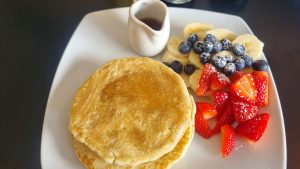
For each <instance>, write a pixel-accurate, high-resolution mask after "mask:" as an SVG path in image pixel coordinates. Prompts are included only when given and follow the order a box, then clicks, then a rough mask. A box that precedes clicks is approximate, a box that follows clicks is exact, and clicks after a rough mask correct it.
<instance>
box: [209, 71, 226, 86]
mask: <svg viewBox="0 0 300 169" xmlns="http://www.w3.org/2000/svg"><path fill="white" fill-rule="evenodd" d="M229 85H230V80H229V78H228V77H227V76H226V75H225V74H223V73H220V72H214V73H212V74H211V76H210V88H209V90H221V89H225V88H226V87H228V86H229Z"/></svg>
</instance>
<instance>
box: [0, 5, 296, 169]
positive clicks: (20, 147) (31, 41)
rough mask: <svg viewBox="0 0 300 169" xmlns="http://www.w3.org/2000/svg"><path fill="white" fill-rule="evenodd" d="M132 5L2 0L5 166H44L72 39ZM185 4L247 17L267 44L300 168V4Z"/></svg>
mask: <svg viewBox="0 0 300 169" xmlns="http://www.w3.org/2000/svg"><path fill="white" fill-rule="evenodd" d="M130 4H131V0H64V1H62V0H50V1H39V0H23V1H22V0H20V1H18V2H17V1H16V0H10V1H8V0H7V1H3V0H2V1H0V82H1V83H0V107H1V110H0V133H1V134H0V135H1V139H0V145H1V148H0V168H1V169H23V168H24V169H37V168H41V165H40V143H41V134H42V125H43V117H44V112H45V108H46V103H47V98H48V94H49V91H50V87H51V83H52V80H53V77H54V74H55V71H56V68H57V65H58V63H59V60H60V58H61V56H62V53H63V51H64V48H65V47H66V45H67V43H68V41H69V38H70V37H71V35H72V33H73V32H74V30H75V28H76V26H77V25H78V23H79V22H80V20H81V19H82V18H83V16H84V15H85V14H87V13H89V12H92V11H97V10H102V9H108V8H116V7H124V6H129V5H130ZM168 5H169V6H174V5H170V4H168ZM179 7H185V8H195V9H205V10H212V11H218V12H224V13H229V14H234V15H238V16H241V17H242V18H244V19H245V21H246V22H247V23H248V24H249V26H250V27H251V28H252V30H253V31H254V33H255V34H256V35H257V36H259V37H260V39H261V40H262V41H263V42H264V43H265V49H264V52H265V54H266V56H267V57H268V60H269V64H270V65H271V68H272V71H273V75H274V78H275V81H276V84H277V87H278V92H279V95H280V100H281V103H282V108H283V114H284V120H285V127H286V128H285V129H286V138H287V150H288V168H289V169H291V168H293V169H299V168H300V163H299V161H300V103H299V101H300V99H299V96H300V90H299V88H300V76H299V74H298V73H300V42H299V39H300V36H299V33H300V32H299V30H300V1H299V0H263V1H262V0H194V1H192V2H191V3H188V4H185V5H179Z"/></svg>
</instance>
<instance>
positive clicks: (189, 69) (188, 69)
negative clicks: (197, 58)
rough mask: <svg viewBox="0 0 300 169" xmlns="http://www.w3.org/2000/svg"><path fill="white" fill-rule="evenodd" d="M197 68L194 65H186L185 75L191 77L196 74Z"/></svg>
mask: <svg viewBox="0 0 300 169" xmlns="http://www.w3.org/2000/svg"><path fill="white" fill-rule="evenodd" d="M195 69H196V68H195V66H194V65H193V64H186V65H185V66H184V67H183V71H184V73H185V74H187V75H191V74H193V73H194V71H195Z"/></svg>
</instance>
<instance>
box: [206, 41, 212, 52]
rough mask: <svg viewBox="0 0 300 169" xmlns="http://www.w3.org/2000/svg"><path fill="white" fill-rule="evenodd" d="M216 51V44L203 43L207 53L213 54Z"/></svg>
mask: <svg viewBox="0 0 300 169" xmlns="http://www.w3.org/2000/svg"><path fill="white" fill-rule="evenodd" d="M213 49H214V44H213V43H212V42H210V41H204V43H203V51H204V52H205V53H211V52H212V51H213Z"/></svg>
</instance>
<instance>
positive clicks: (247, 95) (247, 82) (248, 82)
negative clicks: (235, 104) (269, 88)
mask: <svg viewBox="0 0 300 169" xmlns="http://www.w3.org/2000/svg"><path fill="white" fill-rule="evenodd" d="M230 92H231V93H232V94H233V95H234V96H237V97H239V98H241V99H243V100H245V101H248V102H255V101H256V95H257V94H256V93H257V92H256V89H255V84H254V80H253V77H252V75H251V74H245V75H244V76H242V77H240V78H239V79H238V80H237V81H235V82H233V83H232V84H231V86H230Z"/></svg>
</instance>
